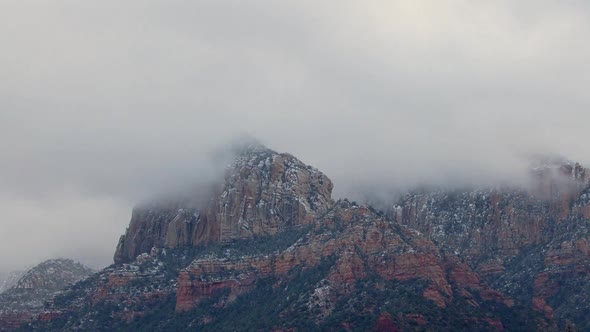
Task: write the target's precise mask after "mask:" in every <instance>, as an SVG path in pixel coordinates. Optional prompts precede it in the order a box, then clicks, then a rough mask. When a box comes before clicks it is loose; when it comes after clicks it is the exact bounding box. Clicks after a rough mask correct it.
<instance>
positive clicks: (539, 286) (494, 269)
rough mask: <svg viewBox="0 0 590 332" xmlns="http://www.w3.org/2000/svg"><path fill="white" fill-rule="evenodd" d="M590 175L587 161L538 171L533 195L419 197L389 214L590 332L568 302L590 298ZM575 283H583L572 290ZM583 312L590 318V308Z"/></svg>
mask: <svg viewBox="0 0 590 332" xmlns="http://www.w3.org/2000/svg"><path fill="white" fill-rule="evenodd" d="M589 174H590V172H588V170H586V169H584V168H583V167H581V166H580V165H579V164H573V163H567V164H555V163H553V164H548V165H544V166H543V167H537V168H535V169H533V175H534V177H533V182H532V185H531V189H530V190H529V191H525V190H520V189H516V190H515V189H496V190H479V191H459V190H457V191H454V192H449V191H425V192H420V193H412V194H408V195H406V196H405V197H403V198H402V199H401V200H400V202H399V203H398V204H396V205H394V206H393V208H392V209H391V211H390V212H389V213H390V215H391V216H392V219H393V220H395V221H396V222H399V223H401V224H404V225H407V226H408V227H411V228H414V229H417V230H419V231H420V232H422V233H424V234H425V235H426V236H427V237H428V238H430V239H432V240H433V241H434V242H435V243H437V244H438V245H439V246H441V247H442V248H444V249H446V250H448V251H451V252H454V253H456V254H458V256H459V257H461V258H462V259H464V260H465V261H466V262H467V263H468V264H469V265H470V266H471V267H472V268H473V269H474V270H475V271H477V272H478V273H479V274H481V275H482V276H483V277H485V278H486V280H487V281H488V282H490V283H491V285H492V286H494V287H495V288H497V289H500V290H502V291H504V292H506V293H508V294H514V296H517V297H518V298H519V299H520V300H522V301H523V302H525V303H528V305H531V306H532V307H533V308H535V310H537V311H538V312H541V313H544V314H545V315H546V317H548V318H550V319H553V318H554V311H555V312H556V313H557V314H556V315H555V318H556V319H557V320H558V322H559V323H561V324H562V325H563V324H564V323H565V321H566V320H571V321H574V322H576V323H578V325H580V324H584V325H581V326H585V327H588V328H590V325H588V322H587V320H585V319H580V318H579V317H578V318H576V317H575V315H570V314H569V313H571V311H572V310H571V309H572V308H571V306H570V304H568V300H566V299H565V298H567V297H568V296H570V295H572V296H573V294H572V289H578V290H579V292H578V294H577V297H585V298H588V299H590V292H588V291H586V288H585V287H584V286H581V285H582V284H588V283H590V279H588V278H587V277H582V275H583V274H585V273H587V272H588V269H587V266H588V265H589V263H590V260H589V258H590V256H589V255H588V250H587V249H588V247H587V243H588V241H589V240H590V223H589V221H590V220H589V218H588V217H589V215H588V213H587V212H588V208H589V206H590V204H589V202H590V195H589V194H590V184H589V177H588V175H589ZM567 279H571V280H572V282H573V281H574V280H575V282H576V283H577V285H576V286H573V285H572V286H568V285H567V282H565V281H566V280H567ZM580 291H581V292H580ZM550 304H552V305H550ZM581 308H583V309H581ZM576 310H583V311H584V312H587V313H590V308H589V307H588V305H582V306H579V305H578V306H577V309H576ZM568 312H569V313H568Z"/></svg>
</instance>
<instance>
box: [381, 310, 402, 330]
mask: <svg viewBox="0 0 590 332" xmlns="http://www.w3.org/2000/svg"><path fill="white" fill-rule="evenodd" d="M375 331H377V332H401V330H400V329H399V328H398V327H397V326H396V325H395V323H394V322H393V320H392V319H391V315H389V314H382V315H381V316H379V320H378V321H377V324H376V325H375Z"/></svg>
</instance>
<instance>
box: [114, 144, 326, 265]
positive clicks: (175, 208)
mask: <svg viewBox="0 0 590 332" xmlns="http://www.w3.org/2000/svg"><path fill="white" fill-rule="evenodd" d="M331 193H332V182H331V181H330V179H328V177H326V176H325V175H324V174H323V173H322V172H320V171H318V170H317V169H315V168H313V167H310V166H307V165H305V164H303V163H302V162H301V161H299V160H298V159H297V158H295V157H293V156H291V155H289V154H278V153H276V152H274V151H271V150H269V149H267V148H265V147H263V146H260V145H258V144H254V145H249V146H246V147H245V148H243V149H242V150H241V151H240V153H239V155H238V157H237V158H236V160H235V161H234V162H233V164H232V165H230V166H229V167H228V170H227V172H226V175H225V181H222V183H219V184H218V185H216V186H213V188H212V189H211V192H210V197H209V200H207V201H205V202H198V203H196V205H197V206H196V207H195V206H194V205H195V203H194V202H190V203H185V204H171V205H172V206H166V207H158V206H154V205H151V206H147V207H141V208H137V209H135V210H134V211H133V216H132V218H131V223H130V225H129V228H128V229H127V232H126V233H125V235H123V236H122V237H121V239H120V241H119V245H118V246H117V251H116V253H115V263H124V262H130V261H132V260H134V259H135V257H137V255H138V254H141V253H144V252H149V251H150V250H151V248H152V247H158V248H178V247H186V246H196V245H199V244H201V243H212V242H227V241H232V240H235V239H244V238H252V237H254V236H262V235H274V234H276V233H278V232H280V231H282V230H284V229H286V228H289V227H296V226H302V225H309V224H310V223H312V222H314V221H315V220H317V218H318V216H320V215H321V214H323V213H325V212H326V211H327V210H328V208H329V207H330V206H331V205H332V204H333V201H332V199H331ZM199 205H200V206H199Z"/></svg>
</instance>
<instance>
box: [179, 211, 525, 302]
mask: <svg viewBox="0 0 590 332" xmlns="http://www.w3.org/2000/svg"><path fill="white" fill-rule="evenodd" d="M326 227H327V228H328V229H338V230H341V232H340V233H339V234H338V236H337V237H330V236H328V235H327V234H328V233H327V229H326ZM308 237H309V239H308V240H307V241H305V242H299V243H297V244H296V245H294V246H292V247H290V248H289V249H287V250H285V251H283V252H280V253H277V254H274V255H269V256H262V257H243V258H241V259H239V260H237V261H229V260H210V259H204V260H197V261H195V262H193V263H192V264H191V266H189V267H188V268H187V269H185V270H184V271H183V272H181V274H180V277H179V279H178V292H177V304H176V309H177V310H178V311H185V310H190V309H192V308H193V307H194V306H195V305H197V304H198V303H199V302H200V301H201V300H202V299H204V298H207V297H209V296H211V295H212V294H213V293H214V292H215V291H216V290H220V289H227V290H229V291H230V294H231V296H237V295H239V294H242V293H244V292H247V291H249V290H251V289H252V287H253V286H254V281H255V280H256V279H257V278H264V277H266V276H269V275H274V276H278V277H282V278H284V280H285V281H284V282H285V283H287V284H288V274H289V272H290V271H291V270H293V269H294V268H295V267H298V266H299V267H313V266H316V265H317V264H319V263H320V261H321V259H322V258H327V257H328V256H330V255H337V257H338V259H337V261H336V263H335V265H334V266H333V268H332V269H331V271H330V273H329V276H328V280H329V281H330V285H333V286H331V287H332V291H333V292H334V293H335V294H348V293H350V292H351V291H353V290H354V288H355V283H356V281H359V280H365V279H366V278H368V276H369V275H370V273H375V272H376V273H377V274H378V275H379V276H380V277H381V278H383V279H384V280H399V281H407V280H411V279H421V280H427V281H429V283H430V287H429V288H427V289H426V290H425V291H424V294H423V296H424V297H425V298H426V299H428V300H431V301H432V302H433V304H435V305H437V306H439V307H442V308H444V307H446V306H447V304H448V303H449V302H450V301H452V299H453V296H464V297H465V298H469V299H471V301H472V302H473V305H477V302H476V301H475V300H474V299H473V296H472V295H471V294H470V293H469V292H467V291H466V289H476V290H478V291H480V294H481V295H482V297H484V299H486V300H492V301H496V302H502V303H505V304H509V305H512V304H513V301H512V300H511V299H509V298H508V297H506V296H504V295H503V294H501V293H500V292H497V291H495V290H493V289H491V288H490V287H489V286H487V285H486V284H485V283H484V282H483V281H482V280H481V278H479V276H478V275H477V274H476V273H475V272H473V271H472V270H471V269H470V268H469V266H467V265H466V264H462V263H461V262H460V261H459V260H458V259H457V258H454V257H448V256H446V255H443V254H441V253H440V251H439V250H438V249H437V248H436V246H435V245H434V244H433V243H432V242H430V241H428V240H426V239H424V238H422V237H421V236H419V235H418V234H417V233H416V232H413V231H411V230H408V229H404V228H401V227H399V226H397V225H395V224H392V223H390V222H387V221H386V220H385V219H383V218H382V217H379V216H377V215H375V214H374V213H372V212H370V211H369V210H368V209H366V208H364V207H356V206H350V205H340V206H337V207H336V208H335V209H333V210H332V212H331V213H330V214H329V215H328V216H327V217H326V218H325V219H324V220H322V221H321V223H318V226H317V227H316V229H314V230H313V231H312V232H311V233H310V234H309V235H308ZM368 268H369V269H370V271H369V270H368ZM371 271H372V272H371ZM451 282H452V283H454V284H456V285H458V286H457V287H459V288H458V289H457V290H458V291H459V294H458V295H455V294H454V291H453V287H452V286H451Z"/></svg>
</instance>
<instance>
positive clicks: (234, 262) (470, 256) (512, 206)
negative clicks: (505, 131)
mask: <svg viewBox="0 0 590 332" xmlns="http://www.w3.org/2000/svg"><path fill="white" fill-rule="evenodd" d="M570 166H571V165H570ZM578 166H579V165H578ZM578 166H576V165H574V166H572V168H571V169H570V168H567V167H565V168H563V169H562V168H561V166H560V167H557V168H555V167H553V166H551V167H548V168H547V169H545V168H543V167H541V168H536V169H535V170H534V172H533V175H534V179H536V182H535V183H537V184H539V188H533V187H534V186H532V187H531V188H530V190H531V192H533V191H535V192H540V193H542V194H539V197H537V196H535V195H534V194H532V193H529V192H528V191H526V190H514V189H510V190H508V189H506V190H505V191H504V190H500V189H498V190H490V191H481V192H480V191H468V190H465V191H458V192H448V191H429V192H426V191H425V192H422V193H410V194H408V195H406V196H405V197H404V198H403V199H402V200H400V202H399V203H397V204H396V205H395V206H393V205H392V207H391V208H390V209H389V211H386V213H382V212H379V211H377V210H375V209H374V208H372V207H371V206H370V205H365V204H360V205H359V204H356V203H355V202H350V201H348V200H346V199H345V200H337V201H335V200H333V199H332V197H331V191H332V187H333V185H332V182H331V181H330V179H329V178H328V177H327V176H326V175H324V174H323V173H321V172H320V171H318V170H317V169H315V168H313V167H311V166H307V165H305V164H304V163H302V162H301V161H299V160H298V159H296V158H295V157H293V156H291V155H289V154H284V153H277V152H274V151H272V150H269V149H267V148H265V147H264V146H261V145H257V144H254V145H249V146H246V147H244V148H243V149H241V150H240V151H239V153H238V154H237V156H236V158H235V161H234V162H233V163H232V164H231V165H230V166H229V167H228V168H227V169H226V170H225V175H224V177H223V178H222V179H220V180H219V181H218V183H216V184H215V185H213V186H212V187H211V188H206V190H205V192H206V193H207V195H205V197H206V198H205V199H203V198H202V197H201V196H202V195H196V196H195V197H188V198H183V199H179V200H176V201H170V200H166V201H165V202H164V201H163V202H156V203H151V204H144V205H142V206H140V207H138V208H136V209H135V210H134V212H133V215H132V219H131V222H130V225H129V228H128V229H127V230H126V232H125V234H124V235H123V236H122V237H121V239H120V241H119V244H118V245H117V248H116V252H115V256H114V260H115V264H113V265H111V266H109V267H107V268H106V269H104V270H102V271H99V272H97V273H96V274H93V275H91V276H89V277H87V278H85V279H83V280H81V281H79V282H77V283H75V284H74V285H72V286H69V287H67V288H66V289H65V290H64V291H62V292H60V293H59V294H57V295H55V296H53V297H52V298H51V300H49V301H47V303H46V305H45V306H44V308H43V310H44V312H45V315H44V317H33V318H32V319H30V320H29V321H28V322H27V323H25V324H24V325H22V326H21V330H27V331H28V330H43V331H45V330H50V331H69V330H97V331H101V330H130V331H136V330H141V331H144V330H148V331H149V330H153V331H168V330H179V331H182V330H203V331H225V330H274V331H314V330H327V331H340V330H345V331H368V330H375V331H407V330H437V331H447V330H453V331H474V330H477V331H499V330H507V331H539V330H541V331H543V330H547V331H552V330H557V329H558V328H561V327H563V326H564V325H563V324H564V322H565V321H566V320H571V321H573V322H575V323H576V324H577V325H578V326H585V325H583V324H584V323H586V320H587V319H585V318H583V317H578V318H575V317H573V318H574V319H570V318H569V317H570V316H572V315H575V313H576V311H575V310H577V309H575V308H574V307H572V306H569V305H568V306H562V307H559V308H563V312H565V313H567V315H570V316H567V317H565V316H564V317H561V316H559V312H560V311H558V309H556V308H557V307H553V306H552V305H553V304H552V303H553V302H552V301H554V299H553V298H552V297H551V296H553V294H554V293H551V292H552V291H554V290H556V289H557V291H558V293H559V292H560V291H561V289H562V288H563V289H569V291H568V292H569V293H568V292H566V293H559V294H565V295H566V297H567V296H569V295H568V294H570V295H571V294H572V293H571V291H572V290H577V289H582V288H584V287H586V288H587V287H589V285H590V283H589V282H588V280H587V278H586V277H585V276H586V274H585V270H584V269H583V267H582V265H583V263H584V260H583V259H582V258H581V257H582V256H583V255H580V254H579V251H580V250H581V248H583V247H584V242H583V241H582V242H579V240H580V239H582V238H583V236H582V237H575V236H578V235H575V234H574V233H573V230H571V231H568V230H567V229H564V230H558V229H559V228H560V227H557V226H556V225H557V224H556V222H555V220H556V218H558V217H560V218H561V217H563V218H565V219H564V220H565V221H564V224H563V225H566V224H567V226H566V228H568V227H573V226H574V225H576V227H575V228H576V229H578V230H582V229H583V225H584V224H585V223H586V222H587V216H585V215H584V212H583V211H585V210H584V209H585V205H584V204H583V203H584V200H585V199H586V198H583V197H586V196H584V195H585V193H586V192H587V187H588V183H587V176H586V174H588V172H586V171H585V170H584V169H583V168H582V167H581V166H580V167H578ZM568 172H569V173H568ZM564 176H565V177H566V178H567V179H565V178H563V177H564ZM541 189H544V190H545V191H543V190H541ZM492 193H495V195H500V196H501V198H500V199H499V200H498V198H497V197H496V196H493V197H492ZM478 195H479V196H478ZM197 196H198V197H197ZM423 199H426V203H425V202H424V201H423ZM564 200H565V201H566V202H567V204H565V203H564ZM572 200H573V203H571V201H572ZM505 201H507V203H506V204H504V203H503V202H505ZM535 204H538V205H535ZM472 205H473V206H472ZM564 209H567V213H566V212H565V210H564ZM424 211H426V212H424ZM423 212H424V213H423ZM574 216H575V218H574ZM542 218H546V219H542ZM560 220H561V219H560ZM504 223H505V224H506V226H502V225H503V224H504ZM538 223H541V224H542V225H537V224H538ZM543 223H545V224H543ZM543 225H546V226H543ZM550 225H554V226H550ZM478 227H479V230H478ZM546 228H547V229H549V230H546ZM494 230H497V231H496V233H493V231H494ZM514 230H518V231H514ZM482 232H485V234H483V235H482V234H481V233H482ZM519 232H520V233H519ZM545 232H553V233H550V234H547V235H545ZM478 234H479V235H478ZM557 235H559V236H562V238H559V241H561V242H559V243H558V242H556V241H557V240H556V241H553V242H547V245H549V244H550V243H553V244H552V245H555V246H556V247H555V248H557V249H556V250H554V251H552V252H550V251H549V249H550V248H553V247H543V245H544V243H545V242H544V241H545V240H546V239H550V238H551V239H556V238H555V236H557ZM563 241H571V243H573V246H567V245H566V246H565V247H563V246H562V244H563V243H565V242H563ZM535 250H541V252H536V251H535ZM542 250H545V251H542ZM568 250H569V251H568ZM574 262H575V263H574ZM547 264H556V265H557V266H558V268H555V269H550V267H551V266H553V265H551V266H549V265H547ZM572 264H573V265H572ZM572 266H574V267H575V268H574V267H572ZM572 269H573V270H572ZM562 271H571V272H572V273H573V274H572V275H574V276H575V283H576V284H574V285H572V286H567V285H564V284H563V283H557V284H556V283H555V282H554V280H555V279H554V278H553V276H555V275H559V276H562V275H563V274H561V272H562ZM544 272H546V276H547V277H546V278H545V277H543V273H544ZM566 273H570V272H566ZM567 275H568V276H569V275H570V274H567ZM531 278H532V279H531ZM572 280H574V279H572ZM556 285H557V286H556ZM521 286H522V287H521ZM579 293H580V294H584V291H580V292H579ZM574 295H575V294H574ZM572 296H573V295H572ZM583 300H584V298H583V297H582V298H576V297H575V296H573V297H572V298H566V299H562V300H560V301H563V302H566V303H570V302H571V303H574V304H578V305H581V304H583V302H581V301H583ZM543 301H545V302H543ZM548 307H551V308H548ZM552 310H553V311H552ZM559 310H561V309H559Z"/></svg>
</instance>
